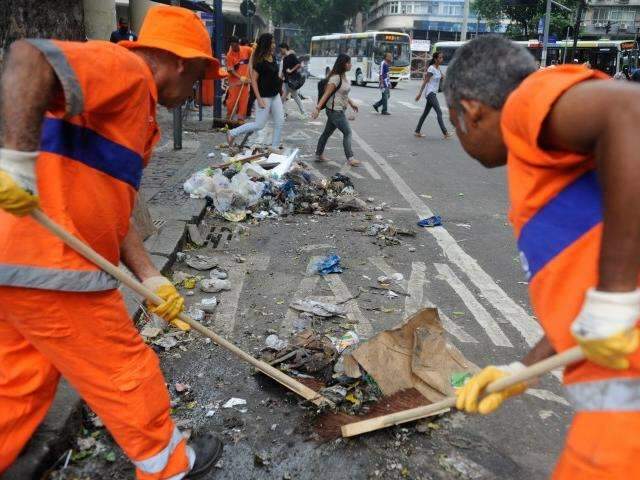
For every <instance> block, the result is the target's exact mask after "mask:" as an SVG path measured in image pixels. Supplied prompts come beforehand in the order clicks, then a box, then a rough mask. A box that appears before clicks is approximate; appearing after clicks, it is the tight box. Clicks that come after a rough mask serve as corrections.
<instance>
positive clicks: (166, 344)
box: [153, 335, 178, 351]
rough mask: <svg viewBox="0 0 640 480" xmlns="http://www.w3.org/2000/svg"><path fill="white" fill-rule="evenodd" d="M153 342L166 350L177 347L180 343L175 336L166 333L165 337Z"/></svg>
mask: <svg viewBox="0 0 640 480" xmlns="http://www.w3.org/2000/svg"><path fill="white" fill-rule="evenodd" d="M153 344H154V345H157V346H159V347H162V348H164V350H165V351H168V350H170V349H171V348H173V347H175V346H176V345H177V344H178V341H177V340H176V339H175V338H174V337H173V336H169V335H165V336H164V337H161V338H159V339H157V340H154V341H153Z"/></svg>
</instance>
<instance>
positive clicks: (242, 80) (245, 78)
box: [240, 77, 249, 83]
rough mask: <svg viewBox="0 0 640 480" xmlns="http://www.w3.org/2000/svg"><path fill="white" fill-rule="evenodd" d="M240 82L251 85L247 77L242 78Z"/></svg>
mask: <svg viewBox="0 0 640 480" xmlns="http://www.w3.org/2000/svg"><path fill="white" fill-rule="evenodd" d="M240 81H241V82H242V83H249V79H248V78H247V77H240Z"/></svg>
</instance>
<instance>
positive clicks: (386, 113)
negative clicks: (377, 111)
mask: <svg viewBox="0 0 640 480" xmlns="http://www.w3.org/2000/svg"><path fill="white" fill-rule="evenodd" d="M381 115H391V114H390V113H389V112H382V113H381Z"/></svg>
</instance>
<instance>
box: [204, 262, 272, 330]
mask: <svg viewBox="0 0 640 480" xmlns="http://www.w3.org/2000/svg"><path fill="white" fill-rule="evenodd" d="M268 265H269V257H268V256H266V255H249V256H247V263H246V264H241V263H235V264H233V265H232V264H231V263H226V264H225V268H227V271H228V272H229V282H230V283H231V290H230V291H228V292H222V293H221V294H219V299H220V305H219V306H218V308H217V310H216V313H215V319H214V325H215V330H216V332H219V333H220V334H221V335H223V336H230V335H232V334H233V330H234V328H235V326H236V312H237V311H238V302H239V300H240V294H241V293H242V288H243V287H244V280H245V278H246V276H247V271H256V270H261V271H264V270H266V269H267V267H268Z"/></svg>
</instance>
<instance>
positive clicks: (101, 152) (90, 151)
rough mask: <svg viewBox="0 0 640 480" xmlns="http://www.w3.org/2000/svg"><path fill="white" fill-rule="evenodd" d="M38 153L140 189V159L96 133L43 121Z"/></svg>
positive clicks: (76, 126) (77, 127)
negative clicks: (66, 160) (58, 156)
mask: <svg viewBox="0 0 640 480" xmlns="http://www.w3.org/2000/svg"><path fill="white" fill-rule="evenodd" d="M40 150H41V151H44V152H50V153H55V154H58V155H63V156H65V157H67V158H71V159H73V160H76V161H78V162H81V163H84V164H85V165H87V166H88V167H91V168H95V169H96V170H99V171H101V172H103V173H106V174H107V175H109V176H111V177H113V178H115V179H117V180H121V181H123V182H126V183H128V184H129V185H131V186H132V187H133V188H135V189H136V190H137V189H138V187H139V186H140V179H141V178H142V169H143V167H144V163H143V160H142V156H141V155H139V154H137V153H136V152H134V151H133V150H130V149H128V148H126V147H123V146H122V145H120V144H119V143H116V142H114V141H112V140H109V139H108V138H105V137H103V136H102V135H100V134H99V133H97V132H95V131H93V130H91V129H89V128H85V127H80V126H78V125H74V124H72V123H69V122H66V121H64V120H60V119H58V118H45V120H44V122H43V124H42V138H41V139H40Z"/></svg>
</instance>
